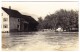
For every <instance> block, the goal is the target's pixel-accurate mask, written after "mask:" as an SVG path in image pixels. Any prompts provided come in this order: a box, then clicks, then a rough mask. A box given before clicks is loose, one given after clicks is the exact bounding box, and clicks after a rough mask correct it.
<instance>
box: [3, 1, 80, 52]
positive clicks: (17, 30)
mask: <svg viewBox="0 0 80 52" xmlns="http://www.w3.org/2000/svg"><path fill="white" fill-rule="evenodd" d="M6 3H7V2H6ZM9 3H10V2H8V3H7V5H8V4H9ZM16 3H18V2H16ZM21 3H23V2H21ZM26 3H28V2H26ZM43 3H44V4H43V6H45V7H44V8H47V6H50V7H51V6H53V5H52V4H50V2H49V3H47V4H48V5H47V6H46V2H43ZM52 3H54V2H52ZM56 3H57V2H56ZM71 3H72V2H71ZM75 3H77V2H75ZM30 4H31V3H30ZM33 4H35V3H34V2H33ZM40 4H42V3H39V4H37V5H36V6H37V7H41V5H40ZM57 4H58V3H57ZM60 4H61V3H60ZM67 4H68V3H67ZM7 5H5V2H4V3H3V6H2V7H1V10H2V24H1V28H2V50H5V51H17V50H18V51H28V50H29V51H47V50H48V51H74V50H78V45H79V40H78V31H79V30H78V28H79V27H78V25H79V24H78V12H79V11H78V10H77V7H75V6H76V5H73V6H74V7H73V8H70V9H66V6H65V4H64V7H63V8H59V9H58V10H56V11H54V10H52V9H51V8H49V7H48V9H49V10H50V9H51V10H52V11H54V13H47V12H46V11H47V10H48V9H46V10H44V8H43V9H41V10H42V11H43V10H44V12H43V13H42V14H43V15H45V14H46V15H45V16H44V18H43V16H37V14H41V13H39V12H40V11H39V10H38V11H37V8H36V7H35V9H36V11H37V12H36V13H35V12H34V9H33V8H31V10H32V13H35V15H33V16H34V17H33V16H32V15H29V14H27V13H25V14H24V13H22V12H20V10H17V8H18V9H20V8H21V9H23V11H24V10H25V9H24V8H26V9H27V8H28V7H24V8H23V6H24V5H25V4H23V6H19V7H17V8H16V7H15V6H13V4H12V5H10V4H9V5H8V6H7ZM38 5H40V6H38ZM16 6H18V5H17V4H16ZM25 6H26V5H25ZM27 6H28V5H27ZM29 6H30V5H29ZM32 6H35V5H32ZM32 6H30V7H32ZM54 6H57V5H54ZM60 6H61V5H60ZM13 7H14V8H15V9H14V8H13ZM67 7H68V6H67ZM52 8H55V7H52ZM57 8H58V7H57ZM64 8H65V9H64ZM74 8H75V9H76V10H74ZM55 9H56V8H55ZM51 10H50V12H52V11H51ZM24 12H27V11H26V10H25V11H24ZM28 12H29V11H28ZM32 13H31V14H32ZM36 16H37V17H36ZM36 18H37V19H38V20H36Z"/></svg>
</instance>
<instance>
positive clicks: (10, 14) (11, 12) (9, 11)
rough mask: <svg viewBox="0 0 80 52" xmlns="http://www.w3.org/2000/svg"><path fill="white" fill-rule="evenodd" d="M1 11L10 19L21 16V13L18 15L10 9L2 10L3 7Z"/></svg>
mask: <svg viewBox="0 0 80 52" xmlns="http://www.w3.org/2000/svg"><path fill="white" fill-rule="evenodd" d="M2 9H3V10H4V11H5V12H6V13H7V14H8V15H9V16H11V17H17V18H19V17H20V15H21V13H19V12H18V11H17V10H12V9H8V8H4V7H2Z"/></svg>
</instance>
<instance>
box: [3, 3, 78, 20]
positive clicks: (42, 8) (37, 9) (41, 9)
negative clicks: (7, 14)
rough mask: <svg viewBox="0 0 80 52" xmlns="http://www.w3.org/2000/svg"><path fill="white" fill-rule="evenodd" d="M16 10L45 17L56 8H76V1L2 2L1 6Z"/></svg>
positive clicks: (33, 15) (36, 17)
mask: <svg viewBox="0 0 80 52" xmlns="http://www.w3.org/2000/svg"><path fill="white" fill-rule="evenodd" d="M9 6H11V9H14V10H18V11H19V12H20V13H22V14H24V15H30V16H32V17H33V18H34V19H36V20H38V18H39V17H42V18H43V19H44V18H45V16H46V15H49V14H53V13H55V12H56V11H57V10H60V9H66V10H78V8H79V4H78V2H2V7H6V8H9Z"/></svg>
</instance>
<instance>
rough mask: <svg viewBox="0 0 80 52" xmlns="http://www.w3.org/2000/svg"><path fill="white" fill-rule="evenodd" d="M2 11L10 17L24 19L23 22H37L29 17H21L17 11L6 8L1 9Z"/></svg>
mask: <svg viewBox="0 0 80 52" xmlns="http://www.w3.org/2000/svg"><path fill="white" fill-rule="evenodd" d="M2 9H3V10H4V11H5V12H6V13H7V14H8V15H9V16H10V17H15V18H23V19H25V21H27V22H28V23H31V24H38V22H37V21H36V20H35V19H34V18H32V17H31V16H28V15H23V14H21V13H20V12H19V11H17V10H13V9H8V8H4V7H2Z"/></svg>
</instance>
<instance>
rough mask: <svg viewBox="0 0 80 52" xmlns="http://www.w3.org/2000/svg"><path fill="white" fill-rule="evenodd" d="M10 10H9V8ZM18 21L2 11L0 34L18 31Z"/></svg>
mask: <svg viewBox="0 0 80 52" xmlns="http://www.w3.org/2000/svg"><path fill="white" fill-rule="evenodd" d="M9 9H11V8H9ZM19 20H20V19H19V18H15V17H10V16H9V15H8V14H7V13H6V12H5V10H3V9H2V24H1V28H2V32H10V31H17V30H20V21H19Z"/></svg>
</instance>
